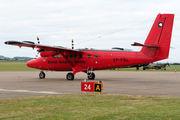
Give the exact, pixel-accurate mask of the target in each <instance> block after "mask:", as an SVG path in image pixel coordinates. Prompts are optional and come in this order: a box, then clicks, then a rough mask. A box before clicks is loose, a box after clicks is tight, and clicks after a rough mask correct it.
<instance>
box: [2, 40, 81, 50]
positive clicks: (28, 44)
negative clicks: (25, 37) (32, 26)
mask: <svg viewBox="0 0 180 120" xmlns="http://www.w3.org/2000/svg"><path fill="white" fill-rule="evenodd" d="M5 44H7V45H15V46H19V47H20V48H21V47H30V48H33V49H34V48H39V49H44V50H52V51H58V52H63V51H72V52H81V51H80V50H74V49H68V48H65V47H62V46H48V45H40V44H35V43H34V42H31V41H23V42H19V41H6V42H5Z"/></svg>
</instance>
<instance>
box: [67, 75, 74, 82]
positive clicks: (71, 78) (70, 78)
mask: <svg viewBox="0 0 180 120" xmlns="http://www.w3.org/2000/svg"><path fill="white" fill-rule="evenodd" d="M66 79H67V80H74V74H73V73H68V74H67V75H66Z"/></svg>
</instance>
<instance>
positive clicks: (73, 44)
mask: <svg viewBox="0 0 180 120" xmlns="http://www.w3.org/2000/svg"><path fill="white" fill-rule="evenodd" d="M73 42H74V41H73V39H72V49H74V43H73Z"/></svg>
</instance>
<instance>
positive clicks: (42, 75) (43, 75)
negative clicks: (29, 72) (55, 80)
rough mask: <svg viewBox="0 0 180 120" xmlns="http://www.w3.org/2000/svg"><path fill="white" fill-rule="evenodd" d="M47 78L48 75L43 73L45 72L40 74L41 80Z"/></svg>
mask: <svg viewBox="0 0 180 120" xmlns="http://www.w3.org/2000/svg"><path fill="white" fill-rule="evenodd" d="M45 77H46V74H45V73H44V72H43V71H41V72H40V73H39V78H40V79H44V78H45Z"/></svg>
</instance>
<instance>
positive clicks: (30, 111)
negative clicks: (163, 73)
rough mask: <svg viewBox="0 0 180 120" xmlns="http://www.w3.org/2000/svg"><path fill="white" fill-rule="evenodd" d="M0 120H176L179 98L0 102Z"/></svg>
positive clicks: (41, 98) (85, 96)
mask: <svg viewBox="0 0 180 120" xmlns="http://www.w3.org/2000/svg"><path fill="white" fill-rule="evenodd" d="M0 111H1V112H0V119H8V120H11V119H23V120H24V119H48V120H50V119H56V120H92V119H93V120H99V119H100V120H129V119H132V120H147V119H148V120H178V119H180V114H179V113H180V98H173V97H151V96H132V95H115V94H88V93H81V94H72V95H71V94H70V95H67V94H66V95H56V96H39V97H28V98H14V99H2V100H0Z"/></svg>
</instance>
